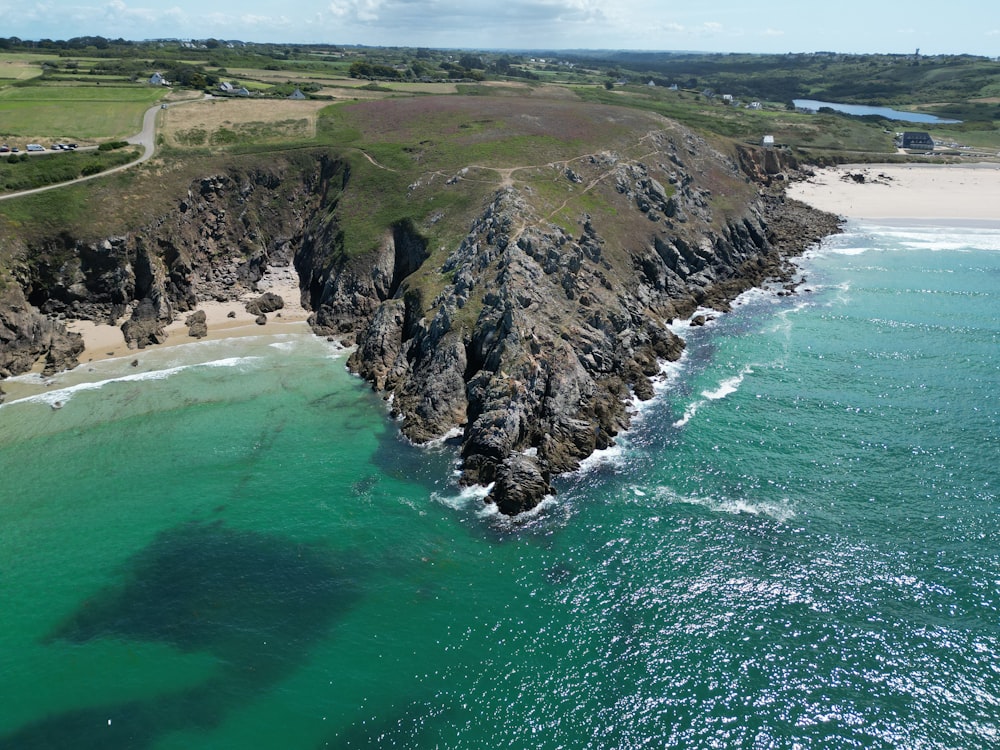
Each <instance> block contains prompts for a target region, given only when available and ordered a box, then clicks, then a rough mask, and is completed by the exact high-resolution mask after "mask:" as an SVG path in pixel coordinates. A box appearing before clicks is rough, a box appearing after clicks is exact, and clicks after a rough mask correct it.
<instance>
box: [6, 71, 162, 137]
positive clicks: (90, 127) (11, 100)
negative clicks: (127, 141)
mask: <svg viewBox="0 0 1000 750" xmlns="http://www.w3.org/2000/svg"><path fill="white" fill-rule="evenodd" d="M165 93H166V91H165V90H164V89H160V88H152V87H149V86H130V87H125V86H97V85H72V84H64V85H57V86H23V87H11V88H7V89H4V90H2V91H0V137H3V138H4V139H5V140H7V141H12V140H17V139H18V138H22V139H24V138H72V139H74V140H102V139H108V138H124V137H127V136H130V135H134V134H135V133H138V132H139V130H140V129H141V128H142V115H143V113H144V112H145V111H146V110H147V109H149V107H150V106H152V105H153V104H155V103H156V102H157V101H158V100H159V99H160V98H161V97H162V96H163V95H164V94H165Z"/></svg>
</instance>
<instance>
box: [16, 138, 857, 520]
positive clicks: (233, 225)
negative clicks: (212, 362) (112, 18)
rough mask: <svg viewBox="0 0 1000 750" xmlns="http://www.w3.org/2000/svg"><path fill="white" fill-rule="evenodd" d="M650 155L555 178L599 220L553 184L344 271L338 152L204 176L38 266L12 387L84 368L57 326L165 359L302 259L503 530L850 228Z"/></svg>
mask: <svg viewBox="0 0 1000 750" xmlns="http://www.w3.org/2000/svg"><path fill="white" fill-rule="evenodd" d="M642 140H643V142H644V143H648V147H649V150H648V153H647V154H646V155H645V156H644V157H643V158H642V159H641V160H637V159H635V158H624V157H622V156H620V155H618V154H616V153H613V152H604V153H599V154H592V155H588V156H586V157H581V158H580V159H576V160H573V163H572V164H571V165H570V164H565V163H564V164H554V165H546V167H545V168H544V170H548V171H547V172H544V170H543V174H542V176H543V177H544V178H545V179H546V180H551V181H553V182H558V181H564V182H560V183H559V184H562V185H564V186H569V187H570V188H571V192H573V193H574V194H580V195H584V196H585V197H586V199H587V202H588V205H590V206H591V208H590V209H589V210H588V211H587V212H582V213H580V214H579V215H578V216H572V217H570V218H568V219H567V216H566V215H565V211H560V210H559V207H558V206H557V207H556V210H553V206H552V204H551V201H549V202H548V203H546V202H545V201H544V200H542V198H543V196H541V195H540V194H539V189H540V187H544V186H545V183H544V182H541V183H540V182H537V181H536V182H535V183H534V187H533V186H532V183H531V182H530V181H525V182H524V183H513V182H512V184H505V185H504V186H503V187H501V188H500V189H499V190H498V191H497V192H496V193H494V194H493V196H492V197H491V198H490V199H489V201H488V203H487V204H486V205H485V206H483V208H482V210H481V212H480V213H479V215H478V216H476V217H475V218H474V219H473V220H472V221H471V225H470V229H469V232H468V234H467V236H466V237H465V238H464V239H463V240H462V241H461V242H460V243H458V245H457V247H453V248H451V249H448V248H444V249H443V250H439V251H438V252H436V253H432V252H430V250H429V248H428V240H427V239H426V236H425V235H426V227H423V226H420V225H418V224H416V223H414V222H413V221H411V220H404V221H400V222H397V223H396V224H394V225H392V226H389V227H386V228H385V231H384V235H383V236H382V237H381V240H380V241H379V242H377V243H376V244H374V245H373V249H372V250H371V251H370V252H369V253H367V254H365V255H361V256H353V257H352V256H349V255H348V254H347V253H345V252H344V245H345V243H344V235H343V230H342V228H341V225H340V223H339V222H338V213H337V209H338V203H339V201H340V199H341V197H342V196H343V195H344V194H345V191H349V190H350V189H351V182H352V179H353V178H352V174H351V170H350V168H349V166H348V163H347V162H346V161H343V160H338V159H336V158H333V157H331V156H329V155H316V154H311V155H308V156H303V157H300V158H298V159H297V160H294V159H293V160H291V161H287V162H281V163H280V164H275V165H273V166H272V167H270V168H268V169H261V168H259V167H257V168H253V169H239V168H233V169H230V170H227V171H225V172H220V173H218V174H214V175H211V176H207V177H205V178H203V179H200V180H198V181H196V182H195V183H193V184H192V185H191V186H190V187H189V189H188V190H187V192H186V194H185V195H182V196H180V197H179V198H178V199H177V201H176V203H175V204H174V205H172V206H167V207H164V210H163V211H162V212H161V213H160V214H159V215H158V216H157V217H155V218H154V219H152V220H151V221H150V223H149V224H148V225H147V226H145V227H142V228H141V229H138V230H136V231H133V232H127V233H123V234H121V235H120V236H115V237H109V238H105V239H101V240H98V241H94V242H84V241H79V240H74V239H72V238H69V237H65V236H64V237H59V238H56V239H53V240H51V241H49V242H48V243H44V244H43V245H42V246H36V247H30V248H24V251H23V252H21V253H20V254H19V257H20V258H21V260H20V262H18V263H16V264H15V265H14V266H13V268H12V278H13V279H14V281H15V283H8V284H6V286H4V287H3V288H2V289H0V292H2V295H3V296H2V298H0V343H2V346H0V375H10V374H13V373H17V372H23V371H25V370H26V369H28V368H30V367H32V366H33V365H34V363H35V362H36V361H38V359H39V358H40V357H45V358H46V362H47V366H49V367H50V368H53V369H58V368H62V367H66V366H71V365H72V364H73V363H74V362H75V358H76V356H78V354H79V351H80V348H81V342H80V341H79V337H76V336H74V335H72V334H66V332H65V329H64V327H63V326H62V324H61V322H60V321H61V319H66V318H82V319H89V320H94V321H97V322H102V323H115V322H116V321H119V320H120V319H122V318H123V317H125V318H126V321H125V323H124V324H123V325H122V330H123V332H124V334H125V336H126V338H127V340H128V341H129V342H130V343H131V344H132V345H133V346H136V347H143V346H148V345H151V344H155V343H157V342H159V341H160V340H161V339H162V336H163V327H164V326H165V325H166V324H167V323H169V322H171V321H172V320H173V319H174V318H175V317H176V316H178V315H179V314H181V313H184V312H186V311H189V310H191V309H192V308H193V307H195V305H196V304H197V302H198V301H200V300H206V299H217V300H233V299H236V298H238V297H240V296H242V295H243V294H245V293H246V292H247V291H252V290H254V289H255V284H256V282H257V281H258V280H259V279H260V278H261V276H262V274H263V273H264V271H265V270H266V268H267V267H268V266H269V265H272V264H278V265H286V264H287V263H288V262H290V261H291V262H294V265H295V268H296V270H297V271H298V274H299V278H300V289H301V291H302V302H303V304H304V306H305V307H307V308H308V309H311V310H313V315H312V318H311V321H310V322H311V324H312V326H313V328H314V330H315V331H316V332H317V333H318V334H320V335H327V336H335V337H338V338H340V339H342V340H345V341H347V342H349V343H356V345H357V346H356V350H355V351H354V353H353V354H352V356H351V358H350V360H349V366H350V367H351V368H352V369H353V370H354V371H355V372H357V373H358V374H359V375H361V376H362V377H364V378H365V379H366V380H368V381H369V382H370V383H371V384H372V386H373V387H374V388H375V389H376V390H378V391H380V392H382V393H383V394H384V395H385V396H386V398H387V400H390V402H391V410H392V412H393V414H394V416H397V417H399V418H400V419H401V429H402V431H403V433H404V434H405V435H406V436H407V437H409V438H410V439H412V440H413V441H415V442H418V443H420V442H425V441H428V440H432V439H438V438H441V437H443V436H446V435H452V434H460V438H459V440H460V443H461V448H460V451H461V457H462V462H463V463H462V466H463V481H465V482H468V483H481V484H490V485H492V486H493V489H492V492H491V496H490V498H491V499H492V500H493V501H495V502H496V503H497V504H498V506H499V507H500V509H501V511H502V512H504V513H507V514H516V513H519V512H521V511H524V510H527V509H529V508H531V507H533V506H534V505H536V504H537V503H538V502H539V501H540V500H541V499H542V498H543V497H544V496H545V495H546V494H547V493H549V492H551V491H552V487H551V483H550V482H551V478H552V477H553V476H554V475H556V474H559V473H561V472H566V471H570V470H573V469H575V468H576V467H577V466H578V465H579V462H580V461H581V460H582V459H584V458H586V457H587V456H589V455H590V454H591V453H593V452H594V451H595V450H598V449H602V448H605V447H608V446H609V445H611V444H612V442H613V440H614V438H615V436H616V435H617V434H618V433H619V432H620V431H621V430H623V429H625V428H626V427H627V426H628V424H629V419H630V414H629V405H630V404H631V403H632V401H633V399H634V398H639V399H648V398H650V397H651V396H652V395H653V387H652V383H651V380H650V379H651V378H652V377H654V376H655V375H656V374H657V373H658V372H659V370H660V367H661V363H662V362H663V361H664V360H673V359H676V358H677V357H679V356H680V353H681V351H682V348H683V342H682V341H681V340H680V339H678V338H677V337H676V336H674V335H673V334H672V333H671V332H670V330H669V328H668V327H667V324H668V323H670V322H671V321H672V320H674V319H675V318H678V317H686V316H688V315H690V314H691V313H692V312H694V311H695V310H696V309H697V308H698V307H699V306H705V307H711V308H714V309H718V310H725V309H727V306H728V303H729V301H730V300H732V299H733V298H734V297H735V296H736V295H738V294H739V293H740V292H742V291H744V290H746V289H747V288H750V287H751V286H754V285H758V284H760V283H762V282H763V281H764V280H765V279H767V278H769V277H773V276H776V275H781V273H783V272H784V271H785V270H786V261H785V258H786V257H787V256H788V255H791V254H795V253H797V252H800V251H802V250H803V249H805V248H806V247H807V246H808V245H810V244H811V243H813V242H815V241H816V240H818V239H819V238H820V237H822V236H824V235H826V234H829V233H831V232H833V231H836V228H837V226H836V219H835V218H834V217H830V216H827V215H823V214H819V213H817V212H815V211H812V210H810V209H808V208H806V207H805V206H803V205H801V204H794V203H792V202H789V201H786V200H784V198H783V197H782V195H781V193H780V192H773V193H772V192H769V191H767V190H764V188H763V186H762V184H761V183H760V181H759V180H760V178H761V175H760V174H759V172H760V171H761V170H763V173H767V174H768V175H770V177H769V178H768V180H770V179H771V178H773V177H774V175H775V174H777V169H778V168H779V167H780V168H785V166H787V165H782V164H780V163H770V162H768V161H767V159H768V158H773V157H767V156H766V155H763V156H759V157H758V156H755V155H754V154H753V153H752V151H746V150H744V151H740V152H738V154H737V155H736V156H734V157H729V156H726V155H724V154H722V153H720V152H718V151H716V150H714V149H713V148H712V147H711V146H710V145H709V144H708V143H706V142H705V141H703V140H701V139H699V138H697V137H696V136H694V135H692V134H690V133H686V132H683V131H680V130H677V129H675V130H673V131H670V132H666V131H664V132H659V133H651V134H649V135H648V136H644V137H643V139H642ZM453 184H454V185H455V189H461V187H462V186H461V180H460V179H458V178H455V179H452V180H449V182H448V185H453ZM556 217H558V220H556Z"/></svg>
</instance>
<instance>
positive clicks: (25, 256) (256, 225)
mask: <svg viewBox="0 0 1000 750" xmlns="http://www.w3.org/2000/svg"><path fill="white" fill-rule="evenodd" d="M344 169H345V168H344V165H343V164H342V163H341V162H339V161H337V160H336V159H332V158H329V157H324V156H321V157H319V158H316V157H310V158H298V159H295V160H291V161H282V162H280V163H275V164H274V165H273V166H271V167H269V168H266V169H264V168H260V167H255V168H249V169H240V168H238V167H234V168H232V169H229V170H227V171H225V172H220V173H217V174H213V175H210V176H206V177H204V178H202V179H199V180H197V181H196V182H194V183H193V184H191V185H190V186H189V188H188V189H187V191H186V193H185V194H183V195H181V196H179V197H178V198H177V199H176V202H174V203H173V204H172V205H166V206H161V207H159V208H160V210H159V212H158V213H157V214H155V215H154V216H153V217H152V218H151V220H150V223H149V224H147V225H146V226H143V227H141V228H138V229H136V230H133V231H129V232H123V233H122V234H121V235H117V236H113V237H107V238H103V239H99V240H96V241H87V240H81V239H76V238H73V237H71V236H69V235H65V234H64V235H61V236H59V237H55V238H51V239H49V240H46V241H42V242H39V243H36V244H33V245H25V246H23V247H21V248H16V249H15V250H14V251H13V252H9V254H10V255H12V256H13V258H14V261H13V263H12V264H11V266H12V267H11V268H10V269H9V280H10V283H9V284H8V285H7V289H6V290H5V292H4V294H5V296H4V298H3V299H2V300H0V341H2V342H3V346H2V348H0V375H4V376H9V375H11V374H16V373H19V372H24V371H25V370H27V369H30V368H31V367H32V366H34V363H35V362H36V361H37V360H38V359H39V358H40V357H45V358H46V359H47V362H51V363H52V364H51V367H50V368H49V369H61V368H65V367H69V366H72V365H74V364H75V363H76V356H78V355H79V353H80V350H81V349H82V344H81V343H80V342H79V339H80V337H79V336H76V335H73V334H67V333H66V330H65V326H64V325H63V321H65V320H71V319H76V320H91V321H94V322H96V323H102V324H108V325H118V324H119V322H120V321H121V320H122V319H123V318H124V323H122V325H121V328H122V332H123V334H124V336H125V339H126V341H127V342H128V343H129V345H130V346H131V347H137V348H143V347H146V346H149V345H153V344H157V343H162V341H163V340H164V339H165V335H164V327H165V326H166V325H167V324H169V323H170V322H172V321H173V320H174V319H175V318H176V317H177V316H179V315H180V314H182V313H184V312H186V311H189V310H191V309H192V308H194V307H195V306H196V305H197V303H198V302H199V301H202V300H212V299H214V300H223V301H227V300H235V299H238V298H239V297H241V296H242V295H244V294H246V293H247V292H249V291H254V290H255V289H256V282H257V281H259V280H260V278H261V277H262V275H263V273H264V271H265V270H266V268H267V267H268V266H269V265H272V264H277V265H287V264H288V263H289V262H291V260H292V258H293V256H294V255H295V253H296V252H297V251H299V250H300V249H301V248H302V246H303V243H304V239H303V238H304V237H305V236H306V235H307V234H308V233H309V232H310V231H311V230H310V225H311V222H315V221H317V220H318V217H320V216H321V215H322V214H323V209H322V207H323V206H324V205H325V204H326V203H328V202H330V201H333V200H335V196H336V195H337V194H338V192H339V191H340V190H341V189H342V187H343V180H342V175H343V170H344ZM31 331H34V332H33V333H31Z"/></svg>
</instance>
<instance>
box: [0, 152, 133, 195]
mask: <svg viewBox="0 0 1000 750" xmlns="http://www.w3.org/2000/svg"><path fill="white" fill-rule="evenodd" d="M138 156H139V151H138V150H136V149H131V148H129V149H116V150H113V151H61V152H59V151H54V152H49V153H45V154H31V155H28V154H24V155H23V156H22V157H21V158H18V157H16V156H8V157H7V158H2V157H0V192H14V191H18V190H29V189H31V188H36V187H42V186H43V185H52V184H55V183H58V182H67V181H69V180H73V179H75V178H77V177H80V176H86V175H89V174H96V173H98V172H103V171H104V170H106V169H111V168H112V167H117V166H119V165H121V164H128V163H129V162H130V161H134V160H135V159H136V158H138Z"/></svg>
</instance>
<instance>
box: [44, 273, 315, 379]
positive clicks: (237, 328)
mask: <svg viewBox="0 0 1000 750" xmlns="http://www.w3.org/2000/svg"><path fill="white" fill-rule="evenodd" d="M257 287H258V291H257V292H251V293H248V294H246V295H244V296H243V297H241V298H240V299H238V300H231V301H228V302H219V301H216V300H206V301H203V302H199V303H198V306H197V307H196V308H195V309H194V310H189V311H187V312H184V313H181V314H179V315H178V316H177V319H176V320H174V321H173V322H172V323H170V324H169V325H167V326H165V328H164V331H165V332H166V334H167V340H166V341H164V342H163V343H162V344H156V345H153V346H148V347H145V348H143V349H138V348H137V349H130V348H129V347H128V345H127V344H126V343H125V337H124V335H123V334H122V331H121V328H120V325H121V323H123V322H124V320H121V321H118V324H116V325H107V324H99V323H94V322H92V321H89V320H72V321H68V322H67V323H66V329H67V330H69V331H73V332H76V333H79V334H80V335H82V336H83V345H84V349H83V352H82V353H81V354H80V358H79V362H80V363H79V365H77V366H78V367H79V366H81V365H85V364H88V363H91V362H100V361H102V360H108V359H119V358H122V357H130V356H131V357H134V358H138V357H140V356H141V355H142V354H143V352H147V351H154V350H161V349H164V348H168V347H172V346H179V345H182V344H192V343H195V342H198V341H218V340H222V339H230V338H243V337H249V336H268V335H273V334H280V333H309V332H311V331H312V329H311V328H309V325H308V323H307V322H306V321H307V320H308V318H309V311H308V310H306V309H305V308H303V307H302V303H301V296H300V294H301V293H300V291H299V287H298V282H297V280H296V278H295V271H294V269H293V268H292V267H291V266H282V267H275V268H270V269H268V271H267V273H266V274H265V275H264V277H263V278H262V279H261V280H260V281H259V282H258V283H257ZM264 292H273V293H274V294H277V295H279V296H280V297H281V298H282V299H283V300H284V302H285V306H284V307H283V308H282V309H281V310H278V311H276V312H273V313H268V314H267V323H265V324H264V325H258V324H257V323H256V316H255V315H251V314H250V313H248V312H247V311H246V302H247V301H249V300H251V299H253V298H255V297H258V296H260V295H261V294H263V293H264ZM198 311H203V312H204V313H205V323H206V326H207V327H208V334H207V335H206V336H202V337H201V338H195V337H194V336H190V335H188V327H187V325H186V324H185V323H184V321H185V320H186V319H187V317H188V316H189V315H192V314H193V313H195V312H198ZM39 367H40V365H39ZM36 369H37V368H36Z"/></svg>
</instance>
